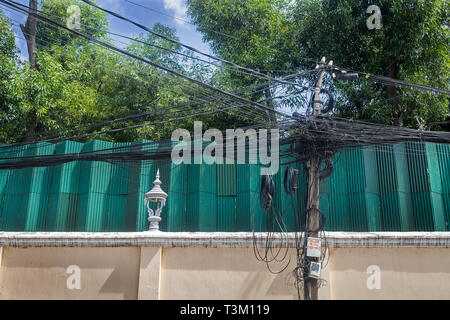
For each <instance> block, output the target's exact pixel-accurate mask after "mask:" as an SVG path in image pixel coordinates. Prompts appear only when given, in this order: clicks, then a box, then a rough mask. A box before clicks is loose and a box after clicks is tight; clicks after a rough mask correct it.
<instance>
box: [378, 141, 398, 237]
mask: <svg viewBox="0 0 450 320" xmlns="http://www.w3.org/2000/svg"><path fill="white" fill-rule="evenodd" d="M377 164H378V177H379V183H380V203H381V223H382V230H383V231H396V230H400V229H401V224H400V215H399V212H400V208H399V199H398V185H397V175H396V170H397V168H396V162H395V157H394V150H393V147H392V145H382V146H378V147H377Z"/></svg>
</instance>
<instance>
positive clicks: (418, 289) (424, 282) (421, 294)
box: [330, 248, 450, 299]
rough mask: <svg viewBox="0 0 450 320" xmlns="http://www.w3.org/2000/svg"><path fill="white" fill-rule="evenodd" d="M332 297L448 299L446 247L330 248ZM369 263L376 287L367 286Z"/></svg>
mask: <svg viewBox="0 0 450 320" xmlns="http://www.w3.org/2000/svg"><path fill="white" fill-rule="evenodd" d="M330 250H331V259H330V293H331V298H332V299H450V249H448V248H447V249H438V248H420V249H419V248H370V249H365V248H346V249H344V248H343V249H330ZM369 266H378V267H379V270H380V273H379V275H380V278H379V279H380V283H379V284H380V289H376V288H374V289H371V290H369V289H368V287H367V280H368V278H369V277H370V276H371V274H368V273H367V269H368V267H369Z"/></svg>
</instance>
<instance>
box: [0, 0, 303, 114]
mask: <svg viewBox="0 0 450 320" xmlns="http://www.w3.org/2000/svg"><path fill="white" fill-rule="evenodd" d="M83 1H84V0H83ZM0 2H2V3H5V4H7V5H9V6H11V7H13V8H15V9H17V10H20V11H22V12H27V13H28V14H29V15H31V16H34V17H36V18H37V19H39V20H41V21H47V22H48V23H50V24H53V25H55V26H58V27H60V28H62V29H64V30H67V31H69V32H71V33H73V34H76V35H78V36H80V37H82V38H85V39H86V40H89V41H91V42H93V43H96V44H97V45H100V46H103V47H106V48H109V49H111V50H114V51H117V52H119V53H121V54H124V55H126V56H129V57H131V58H134V59H136V60H139V61H141V62H144V63H146V64H149V65H151V66H153V67H155V68H158V69H161V70H163V71H166V72H168V73H171V74H173V75H175V76H178V77H180V78H183V79H185V80H188V81H190V82H193V83H196V84H198V85H200V86H203V87H205V88H208V89H211V90H213V91H216V92H219V93H222V94H224V95H226V96H228V97H231V98H234V99H236V100H239V101H241V102H244V103H247V104H252V105H253V106H255V107H257V108H259V109H261V110H265V111H268V112H271V113H276V114H278V115H280V116H283V117H290V115H287V114H285V113H283V112H280V111H277V110H274V109H272V108H270V107H266V106H264V105H262V104H260V103H257V102H254V101H251V100H248V99H245V98H242V97H240V96H237V95H235V94H232V93H230V92H228V91H225V90H222V89H219V88H216V87H214V86H212V85H209V84H206V83H204V82H202V81H199V80H196V79H193V78H191V77H189V76H186V75H184V74H181V73H179V72H177V71H174V70H171V69H170V68H167V67H165V66H162V65H159V64H157V63H155V62H152V61H150V60H147V59H145V58H142V57H139V56H137V55H135V54H132V53H130V52H128V51H126V50H123V49H120V48H117V47H115V46H113V45H110V44H108V43H106V42H103V41H101V40H98V39H96V38H93V37H91V36H89V35H86V34H84V33H81V32H79V31H76V30H72V29H70V28H68V27H66V26H64V25H61V24H60V23H58V22H56V21H54V20H52V19H49V18H47V17H45V16H42V15H40V14H38V13H34V12H31V11H29V10H25V9H22V8H21V7H20V6H21V5H20V4H18V3H17V2H15V1H9V0H0ZM276 81H280V80H276ZM308 89H309V88H308Z"/></svg>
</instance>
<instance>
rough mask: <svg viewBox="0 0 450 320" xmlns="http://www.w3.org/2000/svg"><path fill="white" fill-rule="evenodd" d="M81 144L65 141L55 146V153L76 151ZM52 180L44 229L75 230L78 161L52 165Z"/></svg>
mask: <svg viewBox="0 0 450 320" xmlns="http://www.w3.org/2000/svg"><path fill="white" fill-rule="evenodd" d="M82 148H83V144H82V143H78V142H72V141H65V142H62V143H60V144H58V145H57V146H56V150H55V153H56V154H65V153H78V152H80V151H81V150H82ZM51 169H52V181H51V189H50V196H49V203H48V208H47V216H46V219H45V220H46V223H45V230H47V231H75V230H76V217H77V207H78V189H79V179H80V178H79V177H80V163H79V162H78V161H75V162H69V163H65V164H61V165H57V166H55V167H52V168H51Z"/></svg>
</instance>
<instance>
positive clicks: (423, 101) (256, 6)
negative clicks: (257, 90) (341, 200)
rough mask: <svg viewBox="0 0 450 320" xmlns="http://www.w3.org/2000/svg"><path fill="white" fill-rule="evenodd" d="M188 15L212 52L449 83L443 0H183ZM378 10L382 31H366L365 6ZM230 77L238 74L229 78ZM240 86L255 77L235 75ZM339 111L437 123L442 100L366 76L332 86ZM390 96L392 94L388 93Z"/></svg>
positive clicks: (264, 63) (268, 63)
mask: <svg viewBox="0 0 450 320" xmlns="http://www.w3.org/2000/svg"><path fill="white" fill-rule="evenodd" d="M187 4H188V13H189V15H190V16H191V17H192V19H193V21H194V22H195V23H196V25H197V27H198V29H199V30H200V31H201V32H202V33H203V34H204V39H205V40H206V41H208V42H209V43H210V44H211V47H212V48H213V50H214V51H215V53H216V54H218V55H220V56H221V57H223V58H225V59H229V60H232V61H234V62H236V63H239V64H241V65H244V66H247V67H250V68H253V69H256V70H260V71H263V70H267V69H269V70H267V71H266V72H268V73H270V74H272V75H281V74H283V73H282V72H280V71H279V70H287V71H291V70H297V71H300V70H305V69H311V68H313V67H314V66H315V63H314V62H317V61H319V60H320V59H321V57H322V56H326V57H327V58H328V59H332V60H333V61H334V64H335V65H337V66H340V67H343V68H349V69H352V70H359V71H365V72H368V73H372V74H382V75H387V76H391V77H394V78H397V79H401V80H406V81H410V82H417V83H423V84H427V85H431V86H436V87H441V88H449V87H450V82H449V81H448V77H449V75H450V74H449V73H450V56H449V50H448V43H449V39H450V36H449V28H448V25H449V17H450V13H449V10H450V3H449V0H427V1H425V0H380V1H368V2H367V1H359V0H302V1H296V2H288V1H278V0H263V1H257V0H242V1H233V0H224V1H214V0H187ZM371 4H376V5H378V6H379V7H380V8H381V13H382V28H381V29H379V30H376V29H375V30H369V29H368V28H367V26H366V21H367V19H368V17H369V14H367V13H366V9H367V8H368V6H369V5H371ZM232 77H234V78H235V79H236V78H238V76H237V75H232ZM239 80H240V81H241V83H242V82H244V83H245V84H249V83H255V82H256V80H255V79H250V78H246V77H241V76H239ZM332 89H333V90H334V93H335V97H336V100H337V108H336V110H335V112H336V113H337V114H339V115H341V116H345V117H349V118H356V119H368V120H372V121H379V122H383V123H390V124H392V123H394V122H396V121H397V120H399V119H400V118H401V117H404V119H403V122H404V123H405V125H409V126H417V121H416V119H415V117H416V116H418V117H420V118H421V119H422V120H423V122H425V123H430V122H434V121H439V120H442V119H443V118H444V117H445V116H446V115H448V113H449V106H448V105H449V100H448V97H445V96H442V95H437V94H431V93H428V92H423V91H420V90H417V89H409V88H397V89H396V90H395V91H394V93H393V94H392V93H391V96H390V97H389V98H388V95H387V86H386V85H385V84H380V83H373V82H371V81H369V80H358V81H355V82H351V83H335V84H333V88H332ZM392 95H393V96H394V98H392Z"/></svg>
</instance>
